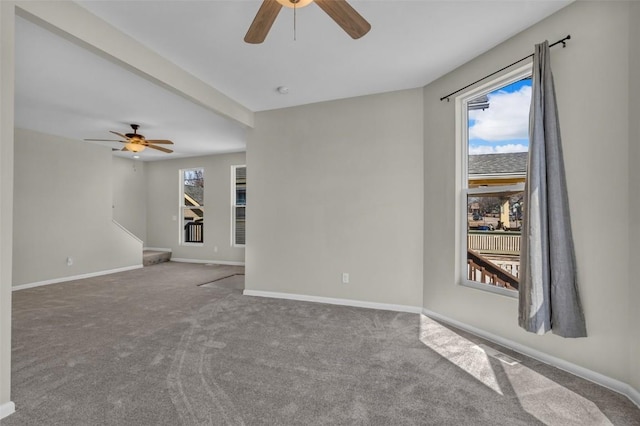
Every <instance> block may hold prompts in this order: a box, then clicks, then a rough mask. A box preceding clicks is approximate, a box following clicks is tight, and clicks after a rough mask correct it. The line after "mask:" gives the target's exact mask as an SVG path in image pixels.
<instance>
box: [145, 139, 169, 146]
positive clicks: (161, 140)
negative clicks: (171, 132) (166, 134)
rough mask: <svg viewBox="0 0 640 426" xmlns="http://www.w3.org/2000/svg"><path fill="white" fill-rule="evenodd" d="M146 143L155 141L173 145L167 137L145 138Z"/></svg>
mask: <svg viewBox="0 0 640 426" xmlns="http://www.w3.org/2000/svg"><path fill="white" fill-rule="evenodd" d="M145 142H146V143H155V144H160V145H173V142H171V141H170V140H167V139H145Z"/></svg>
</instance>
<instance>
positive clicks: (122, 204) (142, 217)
mask: <svg viewBox="0 0 640 426" xmlns="http://www.w3.org/2000/svg"><path fill="white" fill-rule="evenodd" d="M113 219H114V220H115V221H116V222H118V223H119V224H120V225H122V226H124V227H125V228H126V229H127V230H128V231H129V232H131V233H132V234H133V235H135V236H136V237H138V238H140V239H141V240H142V241H143V242H144V241H145V240H146V239H147V179H146V176H145V163H144V162H142V161H137V160H132V159H128V158H121V157H113Z"/></svg>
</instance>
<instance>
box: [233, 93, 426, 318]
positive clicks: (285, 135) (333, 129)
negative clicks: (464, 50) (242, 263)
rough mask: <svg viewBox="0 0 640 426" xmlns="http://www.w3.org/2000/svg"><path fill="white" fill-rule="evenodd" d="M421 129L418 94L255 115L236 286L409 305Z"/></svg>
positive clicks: (417, 230)
mask: <svg viewBox="0 0 640 426" xmlns="http://www.w3.org/2000/svg"><path fill="white" fill-rule="evenodd" d="M421 123H422V91H421V90H419V89H415V90H408V91H402V92H395V93H388V94H382V95H374V96H367V97H361V98H353V99H345V100H340V101H333V102H325V103H319V104H313V105H307V106H302V107H297V108H289V109H283V110H274V111H267V112H261V113H257V114H256V121H255V128H254V129H253V131H250V133H249V140H248V144H247V165H248V169H247V172H248V179H249V184H248V197H249V203H248V206H247V269H246V284H245V287H246V288H247V289H250V290H260V291H271V292H282V293H294V294H300V295H311V296H321V297H333V298H343V299H355V300H361V301H369V302H378V303H390V304H400V305H408V306H419V305H420V300H421V297H422V214H423V203H422V145H423V135H422V124H421ZM343 272H348V273H349V274H350V281H351V282H350V283H349V284H342V282H341V274H342V273H343Z"/></svg>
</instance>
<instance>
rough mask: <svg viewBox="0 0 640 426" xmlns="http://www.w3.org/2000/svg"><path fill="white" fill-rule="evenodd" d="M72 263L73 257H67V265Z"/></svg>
mask: <svg viewBox="0 0 640 426" xmlns="http://www.w3.org/2000/svg"><path fill="white" fill-rule="evenodd" d="M71 265H73V257H67V266H71Z"/></svg>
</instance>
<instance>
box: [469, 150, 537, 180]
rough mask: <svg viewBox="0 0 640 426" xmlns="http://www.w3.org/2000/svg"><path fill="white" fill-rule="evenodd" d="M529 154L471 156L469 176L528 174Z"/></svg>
mask: <svg viewBox="0 0 640 426" xmlns="http://www.w3.org/2000/svg"><path fill="white" fill-rule="evenodd" d="M528 155H529V154H528V153H527V152H510V153H506V154H478V155H470V156H469V165H468V167H469V176H474V175H476V176H478V175H501V174H522V175H524V174H525V173H527V157H528Z"/></svg>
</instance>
